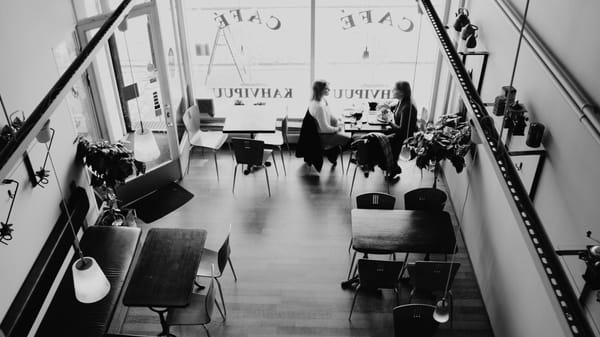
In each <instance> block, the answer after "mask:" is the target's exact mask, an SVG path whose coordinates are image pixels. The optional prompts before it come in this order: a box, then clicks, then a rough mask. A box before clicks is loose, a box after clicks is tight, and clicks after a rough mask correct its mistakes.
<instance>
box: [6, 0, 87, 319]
mask: <svg viewBox="0 0 600 337" xmlns="http://www.w3.org/2000/svg"><path fill="white" fill-rule="evenodd" d="M74 27H75V23H74V19H73V17H72V10H71V5H70V1H69V0H54V1H44V0H10V1H2V3H1V4H0V45H1V46H2V53H1V56H0V74H2V76H0V94H2V97H3V99H4V102H5V104H6V107H7V110H8V111H9V113H10V112H12V111H14V110H17V109H21V110H24V111H25V113H26V114H29V113H31V111H32V110H33V109H34V108H35V106H36V105H37V104H38V103H39V101H40V100H41V98H42V97H43V95H44V94H45V93H46V92H47V91H48V89H49V88H50V87H51V86H52V85H53V84H54V82H55V81H56V80H57V79H58V76H59V74H58V72H57V70H56V66H55V63H54V58H53V54H52V50H51V49H52V48H53V47H55V46H56V45H58V44H59V43H60V42H61V41H63V40H65V39H66V38H67V37H68V36H69V34H71V33H72V32H73V30H74ZM0 124H4V120H1V121H0ZM51 127H53V128H54V129H56V136H55V139H54V143H53V146H52V151H51V154H52V157H53V159H54V163H55V164H56V170H57V172H58V176H59V179H60V180H61V184H62V185H63V186H65V187H67V186H68V184H69V182H70V181H71V180H72V179H73V178H74V177H77V176H79V175H80V172H78V171H80V170H78V169H77V168H76V167H75V166H74V165H73V163H74V155H75V146H74V145H73V140H74V138H75V131H74V128H73V124H72V122H71V118H70V115H69V112H68V110H67V109H65V108H64V107H61V108H59V109H58V110H57V111H56V112H55V113H54V115H53V116H52V117H51ZM29 152H30V157H31V160H32V162H33V165H34V168H35V169H39V167H40V166H41V165H42V164H43V160H44V157H43V156H44V154H45V152H44V146H43V145H41V144H39V143H37V142H36V141H34V142H33V143H32V144H31V146H30V151H29ZM46 168H47V169H48V170H50V172H51V174H50V177H49V178H48V179H49V183H48V185H46V187H45V188H41V187H35V188H33V187H32V185H31V184H30V183H29V180H28V177H27V173H26V171H25V167H24V165H23V163H22V162H20V163H18V164H17V165H16V166H15V167H14V168H13V170H12V171H11V173H10V175H9V176H8V177H2V178H11V179H15V180H17V181H19V182H20V184H21V188H20V190H19V192H18V195H17V200H16V201H15V206H14V209H13V213H12V216H11V219H10V223H13V224H14V227H13V228H14V233H13V237H14V238H13V240H12V241H10V242H9V244H8V245H7V246H5V245H0V270H2V271H3V272H2V273H1V274H0V283H1V284H2V287H0V317H4V315H5V314H6V311H7V310H8V307H9V306H10V304H11V302H12V300H13V299H14V296H15V295H16V293H17V291H18V290H19V287H20V286H21V283H22V282H23V280H24V278H25V277H26V275H27V273H28V271H29V269H30V268H31V265H32V264H33V262H34V260H35V258H36V257H37V254H38V253H39V250H40V249H41V247H42V245H43V243H44V242H45V240H46V238H47V236H48V234H49V233H50V231H51V229H52V227H53V226H54V223H55V221H56V219H57V218H58V215H59V205H58V202H59V200H60V193H59V191H58V187H57V184H56V179H55V177H54V171H53V170H52V167H51V166H50V162H48V165H47V167H46ZM84 184H85V183H84ZM84 186H85V185H84ZM7 189H8V186H7V185H0V218H1V219H2V221H5V220H6V219H5V216H6V214H7V212H8V207H9V204H10V202H9V201H10V200H9V199H8V197H7Z"/></svg>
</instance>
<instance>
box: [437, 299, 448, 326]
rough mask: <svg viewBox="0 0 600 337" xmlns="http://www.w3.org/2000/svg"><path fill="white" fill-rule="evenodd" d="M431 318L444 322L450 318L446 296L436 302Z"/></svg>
mask: <svg viewBox="0 0 600 337" xmlns="http://www.w3.org/2000/svg"><path fill="white" fill-rule="evenodd" d="M433 319H434V320H435V321H436V322H438V323H446V322H448V320H450V308H449V307H448V301H446V298H442V299H441V300H439V301H438V302H437V305H436V306H435V310H434V311H433Z"/></svg>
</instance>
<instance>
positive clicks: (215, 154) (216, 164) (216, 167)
mask: <svg viewBox="0 0 600 337" xmlns="http://www.w3.org/2000/svg"><path fill="white" fill-rule="evenodd" d="M213 155H214V157H215V169H216V170H217V181H219V163H218V162H217V150H213Z"/></svg>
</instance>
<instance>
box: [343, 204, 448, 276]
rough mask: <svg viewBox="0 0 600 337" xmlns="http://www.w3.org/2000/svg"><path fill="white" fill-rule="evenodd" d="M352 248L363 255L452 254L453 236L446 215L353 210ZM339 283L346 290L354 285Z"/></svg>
mask: <svg viewBox="0 0 600 337" xmlns="http://www.w3.org/2000/svg"><path fill="white" fill-rule="evenodd" d="M351 221H352V248H353V249H354V250H356V251H357V252H361V253H365V254H369V253H372V254H392V253H432V254H435V253H439V254H452V253H454V250H455V245H456V237H455V235H454V228H453V227H452V221H451V220H450V215H449V214H448V213H447V212H430V211H411V210H399V209H394V210H378V209H353V210H352V211H351ZM356 281H357V280H356V279H355V278H350V279H349V280H347V281H344V282H342V287H343V288H346V287H348V286H349V285H350V284H352V283H354V282H356Z"/></svg>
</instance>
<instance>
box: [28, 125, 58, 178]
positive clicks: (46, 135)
mask: <svg viewBox="0 0 600 337" xmlns="http://www.w3.org/2000/svg"><path fill="white" fill-rule="evenodd" d="M54 132H55V131H54V129H53V128H51V127H50V120H48V121H47V122H46V123H45V124H44V126H43V127H42V130H40V133H38V135H37V136H36V139H37V140H38V141H39V142H40V143H44V144H45V145H46V158H45V159H44V165H43V166H42V167H40V169H39V170H37V171H34V169H33V165H32V164H31V159H30V158H29V155H28V154H27V152H25V154H23V162H24V163H25V168H26V169H27V174H28V175H29V181H31V184H32V185H33V187H36V186H41V187H42V188H43V187H44V185H46V184H47V183H48V176H49V174H50V172H49V171H48V170H46V163H47V162H48V156H49V155H50V148H51V147H52V141H53V140H54Z"/></svg>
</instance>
